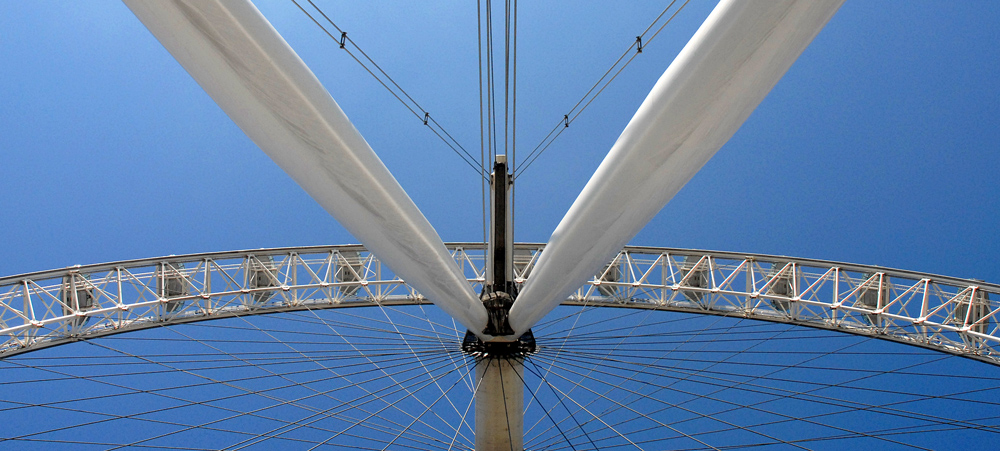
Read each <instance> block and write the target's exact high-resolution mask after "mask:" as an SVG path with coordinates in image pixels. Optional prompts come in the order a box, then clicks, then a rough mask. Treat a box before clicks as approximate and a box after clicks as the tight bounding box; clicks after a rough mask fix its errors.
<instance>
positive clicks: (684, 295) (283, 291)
mask: <svg viewBox="0 0 1000 451" xmlns="http://www.w3.org/2000/svg"><path fill="white" fill-rule="evenodd" d="M542 248H543V245H541V244H516V245H515V250H514V273H515V281H516V282H517V283H518V284H523V283H524V280H525V279H526V278H527V277H528V275H529V274H530V273H531V270H532V268H533V267H534V264H535V262H536V260H537V258H538V255H539V253H540V252H541V249H542ZM448 249H449V250H450V251H451V254H452V256H453V257H454V258H455V260H456V261H457V262H458V264H459V267H460V268H461V270H462V271H463V272H464V274H465V276H466V277H467V279H468V280H469V283H470V284H472V285H473V288H474V289H475V290H480V289H481V288H482V284H483V283H484V282H485V280H486V273H485V257H486V256H485V246H484V245H483V244H482V243H452V244H449V245H448ZM427 302H428V301H427V299H426V298H424V297H422V296H421V295H420V294H419V293H417V292H416V291H415V290H414V289H413V288H411V287H409V286H408V285H406V284H405V282H403V281H402V280H400V279H399V278H397V277H396V276H395V275H394V274H393V273H392V272H391V271H389V269H388V268H387V267H384V266H383V265H382V264H381V262H380V261H379V260H378V258H377V257H375V256H374V255H373V254H371V253H369V252H368V251H367V250H366V249H365V248H364V247H362V246H358V245H344V246H319V247H299V248H278V249H260V250H253V251H235V252H218V253H207V254H192V255H182V256H171V257H165V258H153V259H143V260H132V261H123V262H115V263H106V264H97V265H88V266H75V267H71V268H65V269H58V270H51V271H43V272H37V273H31V274H22V275H17V276H10V277H4V278H0V336H2V337H3V339H2V342H0V358H2V357H7V356H10V355H13V354H16V353H21V352H26V351H31V350H35V349H40V348H43V347H48V346H53V345H58V344H63V343H67V342H71V341H76V340H80V339H86V338H91V337H97V336H102V335H108V334H115V333H122V332H128V331H132V330H138V329H145V328H151V327H160V326H164V325H169V324H175V323H183V322H191V321H203V320H209V319H215V318H222V317H228V316H236V315H247V314H266V313H275V312H282V311H291V310H304V309H307V308H309V309H317V308H337V307H358V306H371V305H377V304H378V305H400V304H422V303H427ZM564 304H572V305H586V306H595V307H601V306H603V307H627V308H650V309H660V310H670V311H679V312H689V313H702V314H715V315H726V316H739V317H745V318H751V319H758V320H766V321H773V322H781V323H790V324H797V325H802V326H809V327H819V328H825V329H832V330H838V331H843V332H847V333H852V334H859V335H866V336H875V337H878V338H884V339H888V340H893V341H898V342H902V343H907V344H911V345H917V346H921V347H926V348H931V349H935V350H939V351H942V352H947V353H951V354H957V355H962V356H967V357H971V358H975V359H977V360H983V361H986V362H989V363H992V364H996V365H1000V285H996V284H989V283H983V282H980V281H976V280H967V279H957V278H950V277H943V276H937V275H932V274H924V273H917V272H912V271H903V270H895V269H889V268H882V267H876V266H862V265H853V264H844V263H837V262H830V261H821V260H809V259H799V258H789V257H781V256H771V255H756V254H743V253H732V252H713V251H702V250H691V249H673V248H658V247H626V248H625V249H623V250H622V251H621V252H620V253H619V254H618V256H616V257H615V259H614V260H612V261H611V262H609V263H608V264H607V265H606V266H605V267H604V269H603V271H601V273H600V274H597V275H595V276H594V277H593V278H592V279H591V281H589V282H588V283H586V284H585V285H584V286H582V287H580V288H579V289H578V290H577V291H576V292H575V293H574V294H573V295H571V296H570V298H569V299H567V300H566V301H565V302H564Z"/></svg>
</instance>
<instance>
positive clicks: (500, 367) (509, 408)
mask: <svg viewBox="0 0 1000 451" xmlns="http://www.w3.org/2000/svg"><path fill="white" fill-rule="evenodd" d="M523 378H524V364H523V362H521V360H518V359H503V358H485V359H483V360H480V361H479V363H477V364H476V380H477V381H480V382H479V388H478V389H477V390H476V451H522V450H523V449H524V383H523V382H522V380H523Z"/></svg>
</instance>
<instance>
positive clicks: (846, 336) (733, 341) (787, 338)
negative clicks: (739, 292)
mask: <svg viewBox="0 0 1000 451" xmlns="http://www.w3.org/2000/svg"><path fill="white" fill-rule="evenodd" d="M636 337H640V338H646V337H649V338H655V337H656V335H649V334H642V335H637V336H636ZM574 338H575V337H574ZM614 338H618V337H595V338H589V339H588V340H596V341H601V340H603V339H608V340H611V339H614ZM837 338H841V339H843V338H849V339H857V336H856V335H852V334H830V336H829V339H837ZM556 339H558V338H555V337H554V338H553V340H556ZM823 339H824V340H826V339H828V338H827V337H823ZM749 340H753V341H760V342H768V341H789V340H795V341H798V340H802V337H774V338H756V339H754V338H751V339H749ZM536 341H537V340H536ZM746 341H748V339H741V338H725V339H719V340H692V341H690V342H688V341H661V342H654V343H655V344H664V345H666V344H690V343H709V342H710V343H745V342H746ZM567 346H569V345H567ZM587 346H593V345H592V344H587Z"/></svg>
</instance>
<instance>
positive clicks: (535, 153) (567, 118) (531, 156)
mask: <svg viewBox="0 0 1000 451" xmlns="http://www.w3.org/2000/svg"><path fill="white" fill-rule="evenodd" d="M690 1H691V0H685V1H684V3H683V4H682V5H681V6H680V7H679V8H677V10H676V11H674V13H673V15H671V16H670V18H669V19H667V21H666V22H664V23H663V25H660V28H659V29H658V30H656V33H654V34H653V36H652V37H650V38H649V39H648V40H646V41H645V43H643V41H642V38H644V37H645V36H646V33H648V32H649V30H650V29H652V28H653V26H654V25H655V24H656V22H658V21H659V20H660V18H662V17H663V15H664V14H666V12H667V10H669V9H670V8H672V7H673V6H674V3H676V2H677V0H673V1H671V2H670V4H668V5H667V7H666V8H664V10H663V12H661V13H660V15H658V16H656V19H654V20H653V22H652V23H650V24H649V26H648V27H646V30H645V31H643V32H642V34H641V35H639V36H637V37H636V40H635V41H633V42H632V45H630V46H629V47H628V48H627V49H625V51H624V52H622V55H621V56H619V57H618V59H617V60H616V61H615V63H614V64H612V65H611V67H609V68H608V70H607V71H605V72H604V75H601V78H599V79H598V80H597V82H596V83H594V85H593V86H591V87H590V89H589V90H587V93H586V94H584V95H583V97H582V98H580V100H579V101H577V102H576V105H573V108H570V110H569V112H568V113H566V114H565V115H563V118H562V120H560V121H559V122H558V123H557V124H556V125H555V127H553V128H552V130H551V131H549V133H548V135H545V138H543V139H542V141H541V142H539V143H538V145H537V146H535V148H534V149H532V150H531V152H529V153H528V156H527V157H525V158H524V163H523V164H522V165H523V166H524V167H523V168H521V167H518V168H515V171H514V174H515V175H514V179H515V180H516V179H517V177H518V176H519V175H520V174H521V173H523V172H524V171H526V170H527V169H528V168H529V167H530V166H531V164H532V163H534V162H535V160H537V159H538V157H539V156H540V155H542V154H543V153H544V152H545V150H546V149H548V148H549V146H551V145H552V143H553V142H555V140H556V138H558V137H559V135H561V134H562V132H563V131H564V130H566V129H567V128H569V126H570V124H572V123H573V121H575V120H576V118H577V117H579V116H580V114H582V113H583V112H584V110H586V109H587V107H588V106H590V104H591V103H592V102H593V101H594V99H596V98H597V96H599V95H601V93H603V92H604V90H605V89H606V88H607V87H608V85H610V84H611V82H613V81H615V79H616V78H618V75H620V74H621V73H622V71H623V70H625V68H626V67H628V65H629V64H631V63H632V60H634V59H635V57H637V56H639V54H641V53H642V50H643V49H644V48H646V47H647V46H649V44H650V43H652V42H653V40H654V39H656V36H657V35H658V34H660V31H662V30H663V28H664V27H666V26H667V25H668V24H669V23H670V22H672V21H673V20H674V18H675V17H677V14H678V13H680V12H681V10H683V9H684V7H685V6H687V4H688V3H689V2H690ZM633 49H636V51H635V52H634V53H633V52H632V50H633ZM630 53H631V54H632V56H631V57H629V59H628V60H626V61H625V63H624V64H622V65H621V67H619V68H618V70H617V71H615V74H614V75H612V76H611V77H610V78H608V74H610V73H611V72H612V71H614V69H615V68H616V67H618V65H619V63H621V62H622V60H623V59H624V58H625V56H626V55H628V54H630ZM606 78H607V80H606V81H605V79H606ZM602 83H603V85H602ZM598 86H600V89H597V87H598ZM595 89H597V91H596V92H594V90H595ZM592 93H593V96H591V94H592ZM584 101H586V103H584ZM581 104H583V107H580V105H581ZM578 107H580V109H579V110H577V108H578Z"/></svg>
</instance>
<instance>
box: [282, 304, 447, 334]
mask: <svg viewBox="0 0 1000 451" xmlns="http://www.w3.org/2000/svg"><path fill="white" fill-rule="evenodd" d="M383 307H384V306H383ZM384 308H388V309H389V310H390V311H392V312H394V313H398V314H400V315H405V316H409V317H412V318H416V319H420V318H419V317H417V316H415V315H413V314H410V313H408V312H406V311H405V310H403V309H394V308H391V307H384ZM310 311H313V310H310ZM328 313H331V314H332V312H328ZM336 313H337V315H338V316H345V317H347V318H353V319H357V320H360V321H366V322H373V323H376V324H386V325H391V324H392V323H390V322H388V321H385V320H382V319H378V318H371V317H366V316H361V315H355V314H352V313H348V312H345V311H340V312H336ZM274 319H276V320H281V321H297V322H302V323H306V324H314V325H322V326H329V325H331V324H334V325H339V326H343V327H350V328H355V329H360V330H372V331H389V330H390V329H380V328H375V327H371V326H365V327H362V326H361V325H359V324H356V323H349V322H343V321H325V320H321V321H316V320H315V316H309V315H306V314H304V313H301V312H287V313H286V314H285V315H282V316H279V317H275V318H274ZM425 319H426V318H425ZM423 320H424V319H421V321H423ZM430 323H431V324H433V325H434V326H435V327H440V328H442V329H444V331H442V332H437V331H429V330H427V329H417V328H416V327H409V326H408V327H409V328H413V329H417V330H420V331H422V332H431V333H432V334H433V335H435V336H438V337H450V335H449V334H448V332H459V331H458V330H456V329H455V328H454V327H453V326H452V325H449V324H444V323H439V322H435V321H430ZM461 333H465V331H464V330H462V331H461Z"/></svg>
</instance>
